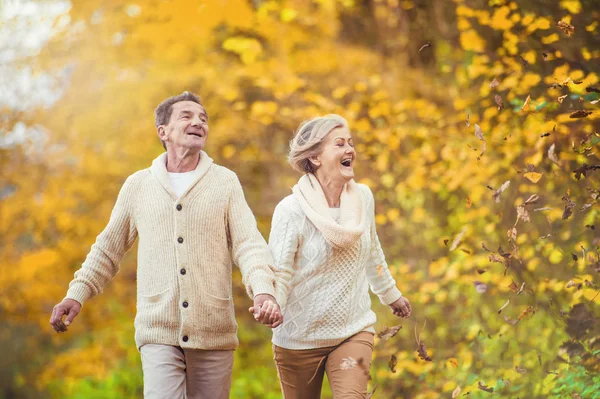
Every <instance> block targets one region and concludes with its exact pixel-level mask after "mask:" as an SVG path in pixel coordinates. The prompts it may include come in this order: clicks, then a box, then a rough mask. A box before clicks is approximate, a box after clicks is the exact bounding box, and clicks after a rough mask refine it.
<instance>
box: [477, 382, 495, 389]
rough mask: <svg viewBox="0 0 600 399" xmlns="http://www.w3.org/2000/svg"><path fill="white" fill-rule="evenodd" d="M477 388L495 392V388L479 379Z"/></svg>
mask: <svg viewBox="0 0 600 399" xmlns="http://www.w3.org/2000/svg"><path fill="white" fill-rule="evenodd" d="M477 388H479V389H481V390H482V391H486V392H494V388H492V387H488V386H487V385H485V384H483V383H481V381H477Z"/></svg>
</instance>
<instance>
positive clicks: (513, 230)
mask: <svg viewBox="0 0 600 399" xmlns="http://www.w3.org/2000/svg"><path fill="white" fill-rule="evenodd" d="M506 235H507V236H508V239H509V240H512V241H516V240H517V229H516V228H515V227H513V228H511V229H508V231H507V232H506Z"/></svg>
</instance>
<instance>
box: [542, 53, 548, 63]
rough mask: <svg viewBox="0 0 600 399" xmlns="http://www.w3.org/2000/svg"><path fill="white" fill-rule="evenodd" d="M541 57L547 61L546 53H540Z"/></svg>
mask: <svg viewBox="0 0 600 399" xmlns="http://www.w3.org/2000/svg"><path fill="white" fill-rule="evenodd" d="M542 57H544V61H548V53H542Z"/></svg>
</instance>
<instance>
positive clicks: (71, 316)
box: [65, 308, 79, 326]
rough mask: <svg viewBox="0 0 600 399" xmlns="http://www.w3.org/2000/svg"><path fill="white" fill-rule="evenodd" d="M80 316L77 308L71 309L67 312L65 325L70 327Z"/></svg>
mask: <svg viewBox="0 0 600 399" xmlns="http://www.w3.org/2000/svg"><path fill="white" fill-rule="evenodd" d="M78 314H79V312H78V311H77V310H76V309H75V308H71V309H69V310H68V311H67V317H66V318H65V325H66V326H70V325H71V323H72V322H73V319H75V317H77V315H78Z"/></svg>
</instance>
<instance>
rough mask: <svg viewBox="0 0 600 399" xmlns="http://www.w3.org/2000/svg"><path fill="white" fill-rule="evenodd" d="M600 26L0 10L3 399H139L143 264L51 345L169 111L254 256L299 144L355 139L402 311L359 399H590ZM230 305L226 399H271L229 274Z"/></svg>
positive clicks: (473, 19) (490, 9) (241, 9)
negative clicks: (234, 183)
mask: <svg viewBox="0 0 600 399" xmlns="http://www.w3.org/2000/svg"><path fill="white" fill-rule="evenodd" d="M599 10H600V7H598V2H597V1H596V0H560V1H559V0H553V1H543V0H536V1H518V2H517V1H504V0H489V1H483V0H470V1H466V0H465V1H460V0H444V1H434V0H423V1H409V0H313V1H309V0H296V1H291V0H290V1H283V0H281V1H266V0H265V1H263V0H222V1H216V0H215V1H202V0H197V1H191V0H174V1H167V0H154V1H150V0H148V1H135V0H133V1H121V0H103V1H100V0H85V1H84V0H80V1H73V2H68V1H52V0H49V1H43V0H40V1H28V0H21V1H19V0H0V167H1V172H0V233H1V236H0V237H1V238H0V265H1V267H0V354H1V357H2V361H0V398H81V399H83V398H85V399H89V398H134V397H141V396H142V374H141V365H140V360H139V354H138V352H137V350H136V348H135V343H134V340H133V317H134V314H135V289H136V288H135V284H136V282H135V273H136V269H135V264H136V249H135V248H134V249H133V250H132V251H130V252H129V253H128V254H127V256H126V258H125V259H124V261H123V262H122V265H121V266H122V267H121V272H120V273H119V274H118V275H117V277H116V278H115V279H114V281H113V282H112V283H111V284H110V286H109V287H107V289H106V290H105V292H104V293H103V294H102V295H100V296H98V297H96V298H94V299H92V300H91V301H89V302H87V303H86V305H85V306H84V308H83V310H82V313H81V314H80V315H79V316H78V318H77V319H76V321H75V322H74V324H73V325H72V326H71V328H70V330H69V332H68V333H67V334H61V335H57V334H55V333H54V332H53V330H52V328H51V327H50V325H49V324H48V320H49V317H50V313H51V309H52V307H53V306H54V305H55V304H56V303H58V302H59V301H60V300H61V299H62V298H63V297H64V295H65V293H66V289H67V285H68V283H69V281H70V280H71V278H72V275H73V273H74V271H76V270H77V269H78V268H79V267H80V266H81V263H82V261H83V260H84V258H85V256H86V254H87V252H88V251H89V249H90V246H91V245H92V244H93V242H94V240H95V238H96V236H97V235H98V234H99V233H100V232H101V231H102V229H103V228H104V226H105V225H106V223H107V221H108V218H109V215H110V211H111V209H112V207H113V205H114V202H115V200H116V197H117V193H118V191H119V189H120V187H121V185H122V184H123V182H124V180H125V178H126V177H127V176H128V175H130V174H131V173H133V172H135V171H136V170H139V169H142V168H146V167H148V166H149V165H150V162H151V160H152V159H154V158H155V157H156V156H157V155H158V154H159V153H160V152H161V151H162V147H161V145H160V142H159V141H158V138H157V136H156V133H155V130H154V125H153V122H154V121H153V110H154V108H155V107H156V105H157V104H158V103H159V102H160V101H162V100H163V99H164V98H166V97H168V96H171V95H175V94H179V93H181V92H183V91H185V90H189V91H193V92H196V93H198V94H199V95H200V96H201V97H202V100H203V102H204V105H205V107H206V109H207V111H208V114H209V116H210V136H209V140H208V146H207V148H206V151H207V152H208V153H209V154H210V155H211V157H213V158H214V159H215V161H216V162H217V163H219V164H221V165H224V166H227V167H228V168H231V169H232V170H234V171H235V172H236V173H237V174H238V175H239V177H240V179H241V181H242V184H243V186H244V190H245V193H246V198H247V200H248V203H249V204H250V206H251V208H252V210H253V211H254V213H255V215H256V217H257V219H258V222H259V227H260V230H261V232H262V233H263V235H265V237H266V236H267V235H268V231H269V227H270V221H271V216H272V212H273V209H274V207H275V205H276V204H277V202H278V201H280V200H281V199H282V198H283V197H284V196H286V195H288V194H289V193H290V187H291V186H292V185H293V184H294V183H295V181H296V180H297V178H298V177H299V176H298V175H297V174H295V173H293V172H292V170H291V168H290V167H289V166H288V165H286V162H285V156H286V152H287V149H288V142H289V140H290V139H291V137H292V135H293V132H294V130H295V129H296V128H297V126H298V125H299V123H300V122H301V121H303V120H304V119H307V118H309V117H313V116H316V115H323V114H326V113H338V114H340V115H342V116H344V117H345V118H346V119H348V121H349V123H350V127H351V131H352V133H353V135H354V139H355V141H356V143H357V152H358V167H357V180H358V181H360V182H363V183H365V184H368V185H369V186H370V187H371V189H372V190H373V192H374V194H375V198H376V211H377V216H376V221H377V224H378V232H379V236H380V238H381V241H382V244H383V247H384V251H385V253H386V255H387V259H388V263H389V264H390V269H391V270H392V273H393V275H394V276H395V278H396V280H397V282H398V286H399V288H400V289H401V291H402V292H403V293H404V294H405V295H406V296H407V297H408V298H409V299H410V300H411V301H412V303H413V309H414V310H413V317H412V318H411V319H410V320H406V321H405V320H401V319H394V318H393V316H392V315H391V313H390V312H389V309H387V308H386V307H384V306H382V305H381V304H379V303H378V301H377V300H376V298H374V301H373V302H374V309H375V310H376V312H377V315H378V322H377V325H376V329H377V330H378V331H381V330H382V329H383V328H384V327H385V326H393V325H402V327H403V328H402V329H401V330H400V331H399V332H398V334H397V335H396V336H395V337H393V338H391V339H389V340H387V341H386V340H384V339H377V340H376V346H375V353H374V362H373V367H372V369H371V376H372V380H371V382H370V384H369V390H370V391H372V390H373V389H374V388H375V392H374V393H373V398H381V399H388V398H415V399H425V398H431V399H434V398H435V399H437V398H450V397H459V396H460V397H462V396H463V395H465V394H468V393H470V396H469V397H470V398H486V397H488V396H489V395H495V397H499V398H517V397H520V398H585V399H593V398H600V374H599V371H600V359H599V356H600V355H599V354H600V320H599V313H600V310H599V306H598V304H599V303H600V296H597V295H598V292H599V290H600V286H599V285H600V279H599V273H600V254H599V251H598V246H599V245H600V243H599V240H598V234H597V231H598V229H599V228H600V223H598V215H599V206H598V197H599V196H600V186H599V184H598V183H599V179H598V177H599V176H600V171H597V170H596V168H600V166H598V165H599V164H600V160H599V159H598V158H599V150H598V142H599V141H600V136H599V134H598V133H599V132H600V129H599V125H600V123H599V121H600V117H599V115H600V112H599V107H600V104H599V103H598V99H599V98H600V94H599V93H600V83H599V82H598V80H599V76H598V74H599V73H600V71H599V69H600V37H599V35H598V33H599V32H600V26H599V21H600V11H599ZM586 165H587V166H586ZM234 292H235V302H236V308H237V314H238V322H239V326H240V329H239V336H240V341H241V346H240V348H239V349H238V350H237V351H236V361H235V370H234V379H233V387H232V394H231V397H232V398H257V399H258V398H261V399H263V398H280V397H281V393H280V389H279V383H278V380H277V375H276V371H275V368H274V365H273V360H272V354H271V345H270V331H269V330H268V329H267V328H266V327H264V326H261V325H258V324H256V323H255V322H254V321H253V320H252V319H251V317H249V316H248V315H247V311H246V309H247V307H248V306H249V304H250V300H249V298H247V297H246V296H245V293H244V288H243V287H242V284H241V278H240V276H239V273H238V274H237V275H236V277H235V279H234ZM417 340H419V342H422V343H424V344H425V348H426V350H427V354H428V355H429V356H430V357H431V360H432V361H426V360H423V359H422V357H424V356H419V353H417V347H418V345H417ZM491 390H493V393H492V392H491ZM323 397H324V398H330V397H331V393H330V391H329V389H328V388H325V389H324V392H323Z"/></svg>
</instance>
